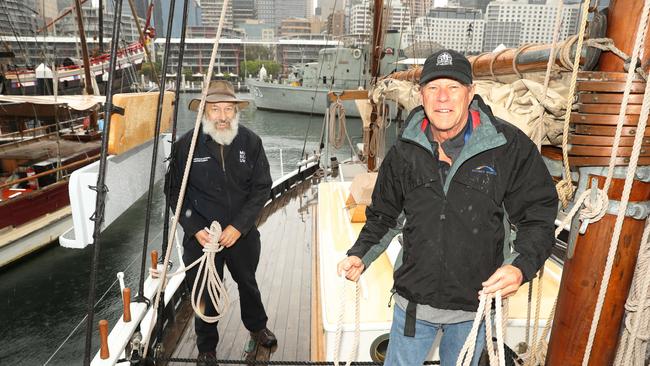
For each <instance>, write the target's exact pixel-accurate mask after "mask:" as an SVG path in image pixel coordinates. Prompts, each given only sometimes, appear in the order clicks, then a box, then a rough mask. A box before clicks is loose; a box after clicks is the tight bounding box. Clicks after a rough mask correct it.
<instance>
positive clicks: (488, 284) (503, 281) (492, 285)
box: [478, 264, 524, 298]
mask: <svg viewBox="0 0 650 366" xmlns="http://www.w3.org/2000/svg"><path fill="white" fill-rule="evenodd" d="M523 281H524V275H523V273H521V270H520V269H519V268H517V267H515V266H513V265H510V264H506V265H505V266H503V267H501V268H499V269H497V270H496V271H495V272H494V274H493V275H492V276H490V278H488V279H487V281H485V282H483V283H482V285H483V289H482V290H481V291H479V292H478V294H479V296H480V295H482V294H494V293H495V292H497V291H498V290H501V296H502V297H504V298H506V297H508V296H512V295H514V294H515V292H517V290H518V289H519V286H521V283H522V282H523Z"/></svg>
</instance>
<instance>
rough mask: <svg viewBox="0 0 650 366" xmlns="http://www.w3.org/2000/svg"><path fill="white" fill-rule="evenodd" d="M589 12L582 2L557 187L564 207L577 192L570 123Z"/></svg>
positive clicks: (586, 1) (587, 3)
mask: <svg viewBox="0 0 650 366" xmlns="http://www.w3.org/2000/svg"><path fill="white" fill-rule="evenodd" d="M588 11H589V0H584V1H583V2H582V9H581V12H580V13H581V14H582V17H581V19H580V28H579V29H580V33H578V39H577V44H576V49H575V55H574V59H573V71H572V73H571V83H570V85H569V93H568V94H567V104H566V112H565V114H564V125H563V126H564V129H563V132H562V162H563V165H564V178H563V179H562V180H561V181H559V182H558V183H557V185H556V189H557V193H558V196H559V198H560V201H561V202H562V207H566V206H567V205H568V204H569V200H570V199H571V197H573V193H574V191H575V188H574V187H573V182H572V179H571V168H570V167H569V153H568V148H567V146H568V144H569V121H570V119H571V109H572V107H573V96H574V95H575V90H576V82H577V79H578V70H579V68H580V56H581V55H582V43H583V40H584V38H585V31H586V29H587V18H588V16H587V14H588ZM566 43H569V42H566ZM566 43H565V44H566ZM567 48H568V47H567ZM568 49H570V48H568Z"/></svg>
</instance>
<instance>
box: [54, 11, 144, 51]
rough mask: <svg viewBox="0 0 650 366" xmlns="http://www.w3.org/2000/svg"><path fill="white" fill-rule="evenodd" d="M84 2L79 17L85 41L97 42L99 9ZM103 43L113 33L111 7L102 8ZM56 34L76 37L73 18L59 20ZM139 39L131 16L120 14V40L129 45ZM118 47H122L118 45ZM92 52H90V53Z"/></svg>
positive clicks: (142, 20)
mask: <svg viewBox="0 0 650 366" xmlns="http://www.w3.org/2000/svg"><path fill="white" fill-rule="evenodd" d="M93 5H97V4H91V2H86V3H85V4H84V5H82V6H81V16H82V17H83V21H84V31H85V32H86V38H87V39H93V40H97V39H98V38H99V8H98V7H97V6H93ZM103 15H104V27H103V34H104V42H108V41H109V40H110V37H111V34H112V33H113V7H111V6H105V7H104V14H103ZM140 23H141V25H144V19H141V20H140ZM55 27H56V34H57V35H59V36H77V35H78V34H79V26H78V24H77V19H76V17H75V16H67V17H64V18H62V19H61V20H59V21H58V22H57V23H56V25H55ZM138 39H140V33H139V32H138V29H137V27H136V26H135V21H134V20H133V16H132V15H131V14H130V12H129V13H127V12H126V11H123V12H122V17H121V22H120V40H123V41H125V42H128V43H131V42H135V41H137V40H138ZM120 46H122V45H121V44H120ZM92 51H93V50H91V52H92Z"/></svg>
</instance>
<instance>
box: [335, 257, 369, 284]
mask: <svg viewBox="0 0 650 366" xmlns="http://www.w3.org/2000/svg"><path fill="white" fill-rule="evenodd" d="M364 268H365V266H364V265H363V262H362V261H361V258H359V257H356V256H354V255H351V256H349V257H347V258H345V259H343V260H342V261H340V262H339V264H338V265H337V266H336V269H337V272H338V274H339V276H340V275H342V274H343V273H345V278H347V279H348V280H350V281H354V282H357V281H358V280H359V277H361V273H363V270H364Z"/></svg>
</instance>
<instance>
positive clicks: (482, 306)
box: [456, 290, 505, 366]
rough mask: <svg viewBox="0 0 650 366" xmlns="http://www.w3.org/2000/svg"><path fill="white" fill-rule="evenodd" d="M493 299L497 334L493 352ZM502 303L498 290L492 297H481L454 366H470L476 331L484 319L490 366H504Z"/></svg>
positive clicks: (474, 347) (490, 295) (483, 295)
mask: <svg viewBox="0 0 650 366" xmlns="http://www.w3.org/2000/svg"><path fill="white" fill-rule="evenodd" d="M493 298H494V299H495V306H496V309H495V314H496V328H497V329H496V333H497V350H496V351H494V345H493V344H492V320H491V313H492V307H491V304H492V299H493ZM501 307H502V302H501V290H498V291H497V292H496V293H495V294H494V295H492V294H489V295H485V294H482V295H481V300H480V302H479V304H478V309H477V310H476V316H475V317H474V322H473V323H472V329H471V330H470V332H469V335H468V336H467V339H466V340H465V343H464V344H463V348H461V350H460V354H459V355H458V359H457V360H456V366H470V365H471V363H472V358H473V356H474V351H475V349H476V339H477V336H478V329H479V327H480V326H481V322H482V321H483V319H484V318H485V340H486V346H487V348H488V356H489V359H490V366H505V346H504V343H503V319H502V309H501Z"/></svg>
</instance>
